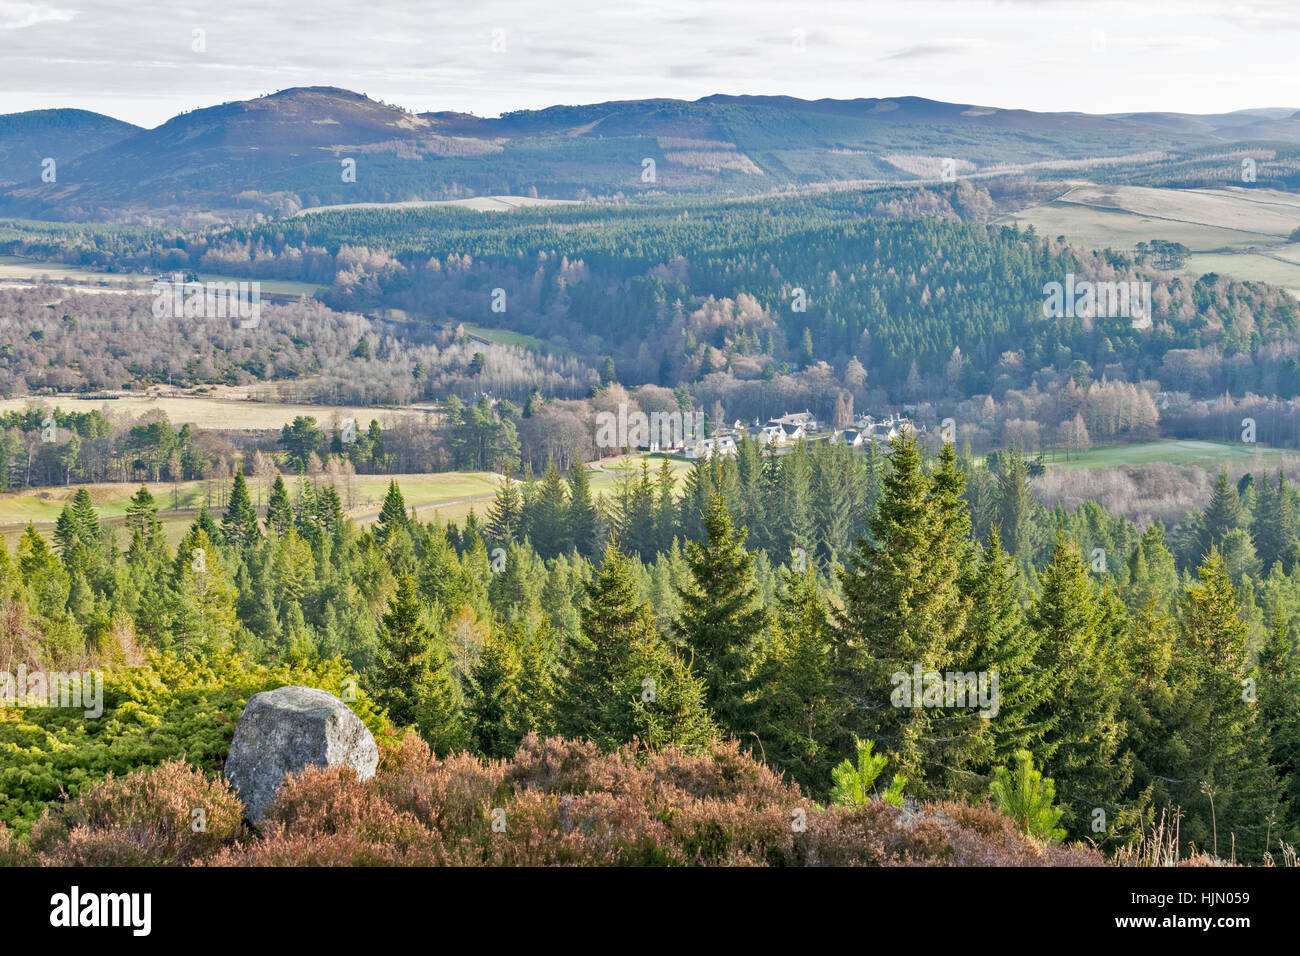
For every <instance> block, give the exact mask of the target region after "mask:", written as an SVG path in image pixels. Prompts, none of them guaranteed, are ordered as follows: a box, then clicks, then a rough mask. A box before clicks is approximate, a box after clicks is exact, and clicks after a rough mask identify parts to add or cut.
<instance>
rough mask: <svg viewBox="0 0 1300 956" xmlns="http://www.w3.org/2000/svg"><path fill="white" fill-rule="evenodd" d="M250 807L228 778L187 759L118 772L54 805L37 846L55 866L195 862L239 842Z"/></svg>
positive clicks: (39, 826)
mask: <svg viewBox="0 0 1300 956" xmlns="http://www.w3.org/2000/svg"><path fill="white" fill-rule="evenodd" d="M243 817H244V806H243V804H242V803H240V802H239V798H238V797H236V796H235V794H234V793H233V792H232V791H231V789H230V786H229V785H228V784H227V783H226V782H225V781H224V780H211V779H209V778H208V777H206V776H205V775H204V774H203V772H202V771H200V770H198V769H197V768H195V767H192V766H190V765H188V764H186V763H185V762H184V761H181V760H172V761H168V762H167V763H164V764H163V765H162V766H160V767H155V768H151V769H147V770H138V771H136V772H134V773H130V774H127V775H126V776H125V777H114V776H113V775H112V774H109V776H108V777H107V778H106V779H104V780H102V781H100V782H99V783H96V784H95V785H93V786H92V787H90V788H89V789H88V790H86V791H84V792H83V793H81V794H79V795H78V796H76V797H74V798H73V799H72V800H70V801H68V803H66V804H65V805H63V806H61V807H56V808H54V809H52V810H48V809H47V810H46V812H45V813H44V814H42V816H41V818H40V820H38V821H37V823H36V825H35V826H34V827H33V828H32V831H31V841H30V849H31V851H32V852H33V853H34V854H35V855H36V857H37V859H38V861H39V862H40V863H42V864H45V865H53V866H160V865H167V864H182V863H189V862H191V861H194V860H198V859H202V858H204V857H207V856H210V855H212V854H213V853H215V852H216V851H217V850H219V849H221V848H222V847H225V846H228V845H230V844H232V843H233V842H234V841H235V840H236V839H237V838H238V837H239V835H240V832H241V829H242V821H243Z"/></svg>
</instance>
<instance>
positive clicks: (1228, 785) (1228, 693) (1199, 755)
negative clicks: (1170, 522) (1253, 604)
mask: <svg viewBox="0 0 1300 956" xmlns="http://www.w3.org/2000/svg"><path fill="white" fill-rule="evenodd" d="M1235 490H1236V489H1233V491H1234V493H1235ZM1246 633H1247V627H1246V622H1245V621H1244V620H1242V613H1241V602H1240V599H1239V597H1238V595H1237V590H1236V588H1234V587H1233V585H1232V581H1231V580H1230V579H1229V577H1228V572H1227V569H1226V568H1225V567H1224V563H1223V557H1222V555H1221V554H1220V553H1219V550H1218V548H1216V547H1213V546H1212V547H1211V549H1210V552H1209V554H1208V556H1207V557H1206V560H1205V562H1204V563H1203V564H1202V565H1201V567H1200V568H1199V569H1198V571H1197V581H1196V583H1195V584H1193V585H1192V586H1190V587H1189V588H1188V589H1187V592H1186V595H1185V596H1184V598H1183V605H1182V613H1181V622H1180V642H1179V646H1178V656H1177V659H1176V663H1175V674H1176V676H1175V680H1174V683H1175V686H1177V687H1179V688H1180V691H1181V692H1180V694H1179V701H1180V703H1182V705H1183V707H1182V711H1181V714H1180V724H1181V726H1180V727H1179V739H1180V740H1181V741H1182V743H1183V745H1184V747H1185V748H1186V750H1185V752H1186V761H1185V763H1184V765H1183V767H1182V773H1181V774H1180V775H1179V776H1180V778H1181V781H1182V782H1181V783H1180V784H1178V785H1177V786H1176V787H1175V788H1174V799H1175V800H1176V801H1177V803H1178V805H1179V806H1182V807H1183V808H1184V809H1185V810H1186V811H1187V817H1186V818H1185V820H1184V822H1183V828H1182V833H1183V837H1184V838H1185V839H1186V840H1188V841H1190V842H1192V843H1195V844H1196V845H1197V846H1198V847H1199V848H1201V849H1203V850H1207V851H1209V852H1211V853H1214V854H1215V855H1222V856H1226V855H1227V853H1228V850H1229V849H1230V848H1231V847H1232V846H1233V845H1234V842H1235V846H1236V852H1237V854H1238V857H1239V858H1240V859H1244V860H1250V861H1257V860H1259V859H1260V858H1261V855H1262V853H1263V851H1264V841H1265V838H1266V836H1267V832H1268V826H1269V814H1270V812H1271V811H1272V810H1273V808H1274V807H1275V806H1276V803H1277V792H1276V783H1275V781H1274V780H1273V779H1272V778H1271V775H1270V774H1269V769H1268V763H1267V755H1266V753H1265V751H1264V743H1263V737H1262V735H1261V733H1260V731H1261V728H1260V727H1259V726H1258V725H1257V715H1258V712H1259V707H1258V704H1257V703H1256V702H1254V701H1252V700H1250V699H1249V698H1250V696H1251V695H1249V694H1248V693H1246V692H1245V688H1247V687H1248V684H1247V681H1246V678H1247V675H1248V665H1249V660H1248V655H1247V651H1246Z"/></svg>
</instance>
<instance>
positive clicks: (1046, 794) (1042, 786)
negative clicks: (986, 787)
mask: <svg viewBox="0 0 1300 956" xmlns="http://www.w3.org/2000/svg"><path fill="white" fill-rule="evenodd" d="M990 792H991V794H992V796H993V799H994V800H995V801H997V805H998V807H999V808H1000V809H1001V810H1002V812H1003V813H1005V814H1006V815H1007V816H1008V817H1010V818H1011V820H1012V821H1013V822H1014V823H1015V825H1016V826H1017V827H1019V828H1020V831H1021V832H1022V833H1025V834H1028V835H1029V836H1032V837H1035V838H1036V839H1039V840H1046V841H1047V842H1049V843H1059V842H1060V841H1061V840H1063V839H1065V831H1064V830H1062V829H1060V828H1058V827H1057V825H1056V824H1057V821H1059V820H1060V819H1061V814H1062V813H1064V812H1065V811H1064V810H1062V809H1061V808H1060V807H1054V806H1052V803H1053V801H1055V800H1056V784H1055V783H1054V782H1053V781H1052V779H1051V778H1050V777H1044V776H1043V775H1042V773H1040V772H1039V771H1037V770H1035V769H1034V758H1033V755H1032V754H1030V752H1029V751H1028V750H1020V751H1017V753H1016V769H1015V771H1014V772H1013V771H1011V770H1008V769H1007V768H1006V767H999V768H998V769H997V770H996V771H995V773H994V778H993V783H992V784H991V785H990Z"/></svg>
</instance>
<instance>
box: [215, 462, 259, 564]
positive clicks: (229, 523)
mask: <svg viewBox="0 0 1300 956" xmlns="http://www.w3.org/2000/svg"><path fill="white" fill-rule="evenodd" d="M221 537H222V540H224V541H225V542H226V543H227V544H229V545H231V546H232V547H236V548H246V547H248V546H249V545H250V544H252V543H253V542H254V541H256V540H258V538H260V537H261V530H260V529H259V527H258V521H257V511H256V510H254V508H253V500H252V498H250V497H249V495H248V483H247V482H246V481H245V480H244V472H243V471H242V470H240V469H236V470H235V483H234V486H233V487H232V488H231V489H230V503H229V504H228V505H227V506H226V513H225V515H224V516H223V517H222V519H221Z"/></svg>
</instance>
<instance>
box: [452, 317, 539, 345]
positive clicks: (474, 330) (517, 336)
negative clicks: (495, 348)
mask: <svg viewBox="0 0 1300 956" xmlns="http://www.w3.org/2000/svg"><path fill="white" fill-rule="evenodd" d="M460 324H461V325H463V326H464V327H465V331H466V332H467V333H468V334H470V335H474V336H477V337H478V338H480V339H486V340H487V341H489V342H495V343H496V344H497V345H513V346H515V347H516V348H521V349H546V348H548V346H547V344H546V343H545V342H543V341H542V340H541V339H539V338H536V337H535V336H532V335H525V334H524V333H523V332H511V331H510V330H509V329H489V328H487V327H485V326H482V325H469V324H467V323H464V322H462V323H460Z"/></svg>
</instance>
